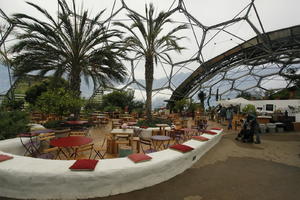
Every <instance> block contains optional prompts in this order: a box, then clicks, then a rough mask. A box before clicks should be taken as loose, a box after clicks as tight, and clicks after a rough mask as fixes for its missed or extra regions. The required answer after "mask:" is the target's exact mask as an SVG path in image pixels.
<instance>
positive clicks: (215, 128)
mask: <svg viewBox="0 0 300 200" xmlns="http://www.w3.org/2000/svg"><path fill="white" fill-rule="evenodd" d="M211 130H222V129H221V128H217V127H214V128H211Z"/></svg>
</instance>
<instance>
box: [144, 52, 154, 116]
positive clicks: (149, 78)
mask: <svg viewBox="0 0 300 200" xmlns="http://www.w3.org/2000/svg"><path fill="white" fill-rule="evenodd" d="M145 80H146V97H147V99H146V116H147V119H151V118H152V114H151V110H152V86H153V58H152V56H148V57H146V63H145Z"/></svg>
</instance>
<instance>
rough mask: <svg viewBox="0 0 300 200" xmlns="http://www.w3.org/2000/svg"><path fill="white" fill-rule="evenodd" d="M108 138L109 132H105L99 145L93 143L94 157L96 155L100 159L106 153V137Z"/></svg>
mask: <svg viewBox="0 0 300 200" xmlns="http://www.w3.org/2000/svg"><path fill="white" fill-rule="evenodd" d="M108 138H110V139H111V136H110V134H106V135H105V137H104V140H103V142H102V144H101V145H100V146H96V145H94V152H95V153H96V155H95V157H94V159H96V157H97V156H98V157H99V158H100V159H104V157H105V155H106V153H107V146H106V145H107V139H108Z"/></svg>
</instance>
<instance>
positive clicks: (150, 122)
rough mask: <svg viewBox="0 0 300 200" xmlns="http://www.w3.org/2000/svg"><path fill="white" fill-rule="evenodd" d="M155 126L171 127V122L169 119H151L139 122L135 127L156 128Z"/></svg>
mask: <svg viewBox="0 0 300 200" xmlns="http://www.w3.org/2000/svg"><path fill="white" fill-rule="evenodd" d="M155 124H168V125H169V126H171V125H172V121H171V120H170V119H161V118H152V119H146V120H140V121H138V122H137V126H147V127H156V125H155Z"/></svg>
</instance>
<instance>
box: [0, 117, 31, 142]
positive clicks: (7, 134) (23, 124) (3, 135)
mask: <svg viewBox="0 0 300 200" xmlns="http://www.w3.org/2000/svg"><path fill="white" fill-rule="evenodd" d="M28 123H29V116H28V114H27V113H26V112H22V111H2V112H0V140H4V139H8V138H14V137H16V136H17V134H20V133H24V132H27V131H29V127H28V126H27V125H28Z"/></svg>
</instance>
